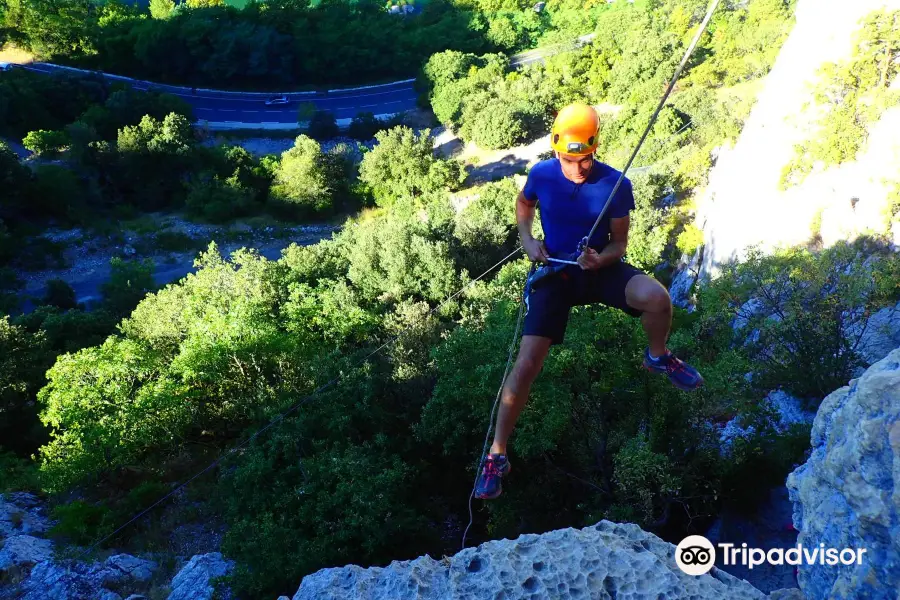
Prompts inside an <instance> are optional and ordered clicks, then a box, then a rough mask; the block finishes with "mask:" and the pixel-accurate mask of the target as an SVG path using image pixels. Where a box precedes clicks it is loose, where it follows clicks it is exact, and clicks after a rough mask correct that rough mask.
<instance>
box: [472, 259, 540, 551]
mask: <svg viewBox="0 0 900 600" xmlns="http://www.w3.org/2000/svg"><path fill="white" fill-rule="evenodd" d="M532 274H534V263H531V270H530V271H528V277H527V278H526V279H525V289H526V290H527V289H528V280H529V279H531V276H532ZM524 308H525V293H524V292H523V293H522V298H521V299H520V300H519V316H518V318H517V319H516V329H515V332H514V333H513V337H512V342H510V344H509V355H508V356H507V357H506V368H505V369H504V370H503V379H501V380H500V388H499V389H498V390H497V397H496V398H494V406H493V407H491V416H490V418H489V421H488V430H487V432H486V433H485V434H484V445H483V446H482V447H481V454H480V455H479V461H480V459H481V457H482V456H484V455H485V453H486V452H487V447H488V439H489V438H490V435H491V424H492V423H493V422H494V413H495V412H496V410H497V403H498V402H499V401H500V394H502V393H503V386H504V384H506V378H507V376H508V375H509V367H510V365H511V364H512V357H513V353H514V352H515V350H516V344H517V342H518V341H519V330H520V329H521V328H522V315H523V313H524V312H525V311H524V310H523V309H524ZM478 466H479V467H480V466H481V463H480V462H479V465H478ZM476 485H478V469H476V470H475V483H473V484H472V492H471V493H470V494H469V524H468V525H466V530H465V531H463V538H462V547H463V549H465V547H466V536H467V535H468V534H469V527H471V526H472V498H474V497H475V486H476Z"/></svg>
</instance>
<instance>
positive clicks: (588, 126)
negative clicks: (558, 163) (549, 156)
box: [550, 103, 600, 156]
mask: <svg viewBox="0 0 900 600" xmlns="http://www.w3.org/2000/svg"><path fill="white" fill-rule="evenodd" d="M599 131H600V117H599V116H598V115H597V111H596V110H594V108H593V107H591V106H588V105H587V104H580V103H575V104H570V105H568V106H566V107H564V108H563V109H562V110H561V111H559V114H558V115H556V119H555V120H554V121H553V128H552V129H551V130H550V146H552V147H553V149H554V150H556V151H557V152H562V153H564V154H574V155H577V156H586V155H588V154H593V153H594V150H596V149H597V133H598V132H599Z"/></svg>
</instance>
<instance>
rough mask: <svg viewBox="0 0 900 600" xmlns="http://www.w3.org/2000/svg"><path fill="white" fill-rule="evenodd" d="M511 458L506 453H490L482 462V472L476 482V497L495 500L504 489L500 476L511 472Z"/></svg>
mask: <svg viewBox="0 0 900 600" xmlns="http://www.w3.org/2000/svg"><path fill="white" fill-rule="evenodd" d="M510 468H511V467H510V464H509V460H508V459H507V458H506V455H505V454H488V455H487V456H485V457H484V460H483V461H482V463H481V474H480V475H479V476H478V481H477V482H475V497H476V498H481V499H482V500H493V499H494V498H496V497H497V496H499V495H500V493H501V492H502V491H503V486H502V485H500V478H501V477H503V476H504V475H507V474H509V470H510Z"/></svg>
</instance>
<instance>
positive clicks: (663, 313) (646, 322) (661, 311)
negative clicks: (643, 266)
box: [625, 274, 703, 391]
mask: <svg viewBox="0 0 900 600" xmlns="http://www.w3.org/2000/svg"><path fill="white" fill-rule="evenodd" d="M625 302H626V303H627V304H628V306H629V308H632V309H635V310H640V311H643V312H642V314H641V324H642V325H643V326H644V331H645V332H646V333H647V342H648V348H647V351H646V352H645V353H644V367H645V368H646V369H648V370H649V371H652V372H656V373H665V374H666V376H668V378H669V381H671V382H672V385H674V386H675V387H677V388H678V389H681V390H685V391H690V390H695V389H697V388H698V387H700V386H701V385H703V376H701V375H700V373H699V372H697V369H695V368H694V367H692V366H691V365H689V364H687V363H686V362H684V361H683V360H681V359H679V358H678V357H677V356H675V355H674V354H672V353H671V352H669V350H668V349H667V348H666V340H668V338H669V330H670V329H671V327H672V300H671V298H669V292H668V291H667V290H666V288H665V287H663V285H662V284H661V283H660V282H658V281H656V280H655V279H653V278H652V277H650V276H648V275H643V274H638V275H634V276H633V277H631V278H630V279H629V280H628V283H627V284H626V285H625Z"/></svg>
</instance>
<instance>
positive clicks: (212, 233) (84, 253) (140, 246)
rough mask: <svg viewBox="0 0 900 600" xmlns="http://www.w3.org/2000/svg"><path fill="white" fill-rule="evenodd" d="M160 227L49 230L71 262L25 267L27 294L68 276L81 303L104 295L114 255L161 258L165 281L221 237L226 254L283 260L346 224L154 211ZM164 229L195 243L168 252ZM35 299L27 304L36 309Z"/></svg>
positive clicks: (158, 266)
mask: <svg viewBox="0 0 900 600" xmlns="http://www.w3.org/2000/svg"><path fill="white" fill-rule="evenodd" d="M150 216H151V218H152V219H153V221H154V222H155V223H157V224H158V227H159V230H157V231H153V232H139V231H135V230H127V229H126V230H125V231H124V232H122V233H121V234H119V233H116V234H113V235H108V236H90V235H88V234H86V233H85V232H84V231H82V230H81V229H78V228H75V229H69V230H60V229H47V230H46V231H45V232H44V233H43V234H42V237H44V238H46V239H48V240H51V241H54V242H60V243H64V244H66V249H65V251H64V253H63V257H64V259H65V261H66V265H67V266H66V267H65V268H63V269H46V270H41V271H21V272H19V273H18V276H19V277H20V278H21V279H22V280H23V282H24V284H25V285H24V288H23V290H22V292H21V295H23V296H26V297H28V296H41V295H43V293H44V290H45V288H46V283H47V281H48V280H50V279H62V280H63V281H65V282H67V283H68V284H69V285H71V286H72V287H73V288H74V289H75V295H76V298H77V300H78V301H79V302H85V303H88V304H89V303H90V302H92V301H94V300H97V299H99V296H100V292H99V290H100V285H101V284H102V283H103V282H104V281H106V280H108V279H109V274H110V264H109V263H110V259H112V258H113V257H120V258H123V259H127V260H140V259H145V258H150V259H151V260H153V261H154V263H155V270H154V279H155V280H156V283H157V284H159V285H164V284H166V283H169V282H171V281H175V280H178V279H180V278H182V277H184V276H185V275H186V274H187V273H189V272H191V271H193V261H194V258H195V257H196V256H197V254H198V253H199V252H200V251H201V250H205V249H206V247H207V246H208V244H209V243H210V242H215V243H216V245H217V246H218V248H219V252H220V253H221V254H222V255H223V256H229V255H230V254H231V252H233V251H235V250H237V249H239V248H241V247H248V248H255V249H257V250H258V251H259V253H260V254H261V255H262V256H265V257H266V258H269V259H277V258H279V257H280V256H281V250H282V249H283V248H286V247H288V246H290V245H291V244H292V243H297V244H299V245H310V244H314V243H316V242H318V241H319V240H321V239H323V238H328V237H330V236H331V234H332V233H333V232H336V231H338V230H339V229H340V226H338V225H331V224H310V225H297V226H281V225H267V226H256V227H254V226H252V225H251V224H248V223H247V222H237V223H234V224H232V225H229V226H220V225H209V224H201V223H193V222H190V221H187V220H185V219H183V218H181V217H178V216H174V215H163V214H161V213H156V214H154V215H150ZM159 233H165V234H181V236H178V239H179V241H180V242H183V243H184V244H185V245H190V246H192V247H191V248H180V249H177V250H173V251H166V250H164V249H161V248H160V247H159V237H158V234H159ZM30 308H31V303H30V302H27V301H26V303H25V306H23V309H24V310H25V311H28V310H30Z"/></svg>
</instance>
